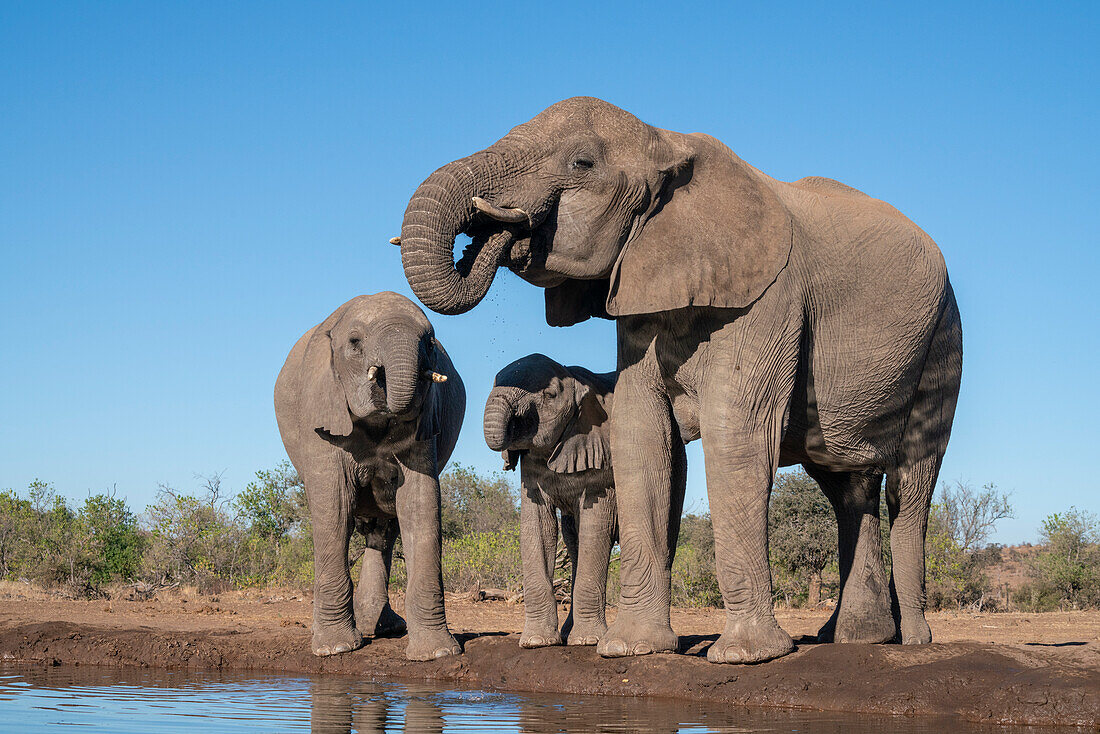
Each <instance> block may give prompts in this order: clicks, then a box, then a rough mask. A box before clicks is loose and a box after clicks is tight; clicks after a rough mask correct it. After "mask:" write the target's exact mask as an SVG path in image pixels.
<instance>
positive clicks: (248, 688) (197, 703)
mask: <svg viewBox="0 0 1100 734" xmlns="http://www.w3.org/2000/svg"><path fill="white" fill-rule="evenodd" d="M884 730H888V731H891V732H894V733H896V734H910V733H917V732H921V733H924V732H929V733H930V732H944V731H957V732H975V733H977V732H989V733H992V732H1025V731H1026V732H1030V733H1034V732H1038V731H1041V730H1040V729H1036V728H1015V727H1014V728H1002V727H967V726H964V725H962V724H960V723H959V722H957V721H953V720H950V721H945V720H943V719H931V718H902V717H856V716H850V715H843V714H828V713H813V712H788V711H766V710H752V711H746V710H740V709H731V708H725V707H721V706H715V705H713V704H708V705H703V704H699V703H695V702H690V701H668V700H655V699H639V698H619V697H612V696H607V697H600V696H553V697H549V696H543V695H537V694H511V693H489V692H485V691H474V690H470V691H463V690H453V689H446V688H441V687H435V686H431V685H425V684H403V683H378V682H369V683H368V682H363V681H359V680H356V679H354V678H347V677H325V678H308V677H277V676H264V677H261V676H232V675H229V676H226V675H222V676H218V675H210V674H205V675H204V674H199V673H194V672H172V671H148V670H119V669H112V668H94V667H92V668H89V667H77V668H69V667H60V668H15V667H0V732H32V731H33V732H61V731H64V732H154V731H155V732H194V731H202V732H209V733H211V734H213V733H214V732H226V733H230V734H231V733H233V732H316V733H318V734H348V733H349V732H417V733H418V734H419V733H420V732H425V733H428V732H448V733H449V732H531V733H532V734H534V733H536V732H538V733H540V734H541V733H543V732H586V733H587V732H639V733H641V734H649V733H654V734H655V733H656V732H679V733H681V734H704V733H705V732H823V733H826V732H827V733H831V732H837V733H838V734H839V733H840V732H846V733H851V734H864V733H866V734H870V733H871V732H876V733H877V732H881V731H884ZM1056 731H1063V732H1064V731H1067V730H1064V729H1062V730H1056Z"/></svg>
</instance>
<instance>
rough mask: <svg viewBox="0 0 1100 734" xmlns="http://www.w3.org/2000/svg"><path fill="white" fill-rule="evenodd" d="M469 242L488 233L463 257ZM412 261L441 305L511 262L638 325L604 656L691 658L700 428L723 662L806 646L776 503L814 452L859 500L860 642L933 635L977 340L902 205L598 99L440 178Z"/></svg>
mask: <svg viewBox="0 0 1100 734" xmlns="http://www.w3.org/2000/svg"><path fill="white" fill-rule="evenodd" d="M461 233H465V234H468V235H469V236H470V237H471V238H472V242H471V243H470V245H469V246H467V248H466V250H465V252H464V253H463V255H462V257H461V259H460V260H459V261H458V262H457V263H456V262H454V260H453V247H454V240H455V237H456V236H457V235H459V234H461ZM401 257H402V262H403V264H404V268H405V275H406V277H407V278H408V281H409V284H410V286H411V287H412V289H413V291H414V293H415V294H416V295H417V296H418V297H419V298H420V300H421V301H423V302H424V303H425V304H426V305H427V306H429V307H430V308H432V309H434V310H436V311H439V312H441V313H447V314H457V313H462V312H464V311H466V310H468V309H470V308H472V307H473V306H474V305H476V304H477V303H478V302H479V301H480V300H481V298H483V297H484V295H485V293H486V292H487V290H488V288H489V286H490V284H491V283H492V280H493V276H494V273H495V271H496V269H497V267H499V266H502V265H503V266H507V267H509V268H511V269H512V270H513V271H515V272H516V273H517V274H518V275H520V276H521V277H523V278H524V279H526V280H528V281H529V282H531V283H533V284H535V285H538V286H541V287H543V288H545V289H546V320H547V322H548V323H549V324H551V325H555V326H567V325H570V324H574V323H577V322H579V321H583V320H585V319H587V318H589V317H591V316H602V317H605V318H614V319H616V320H617V325H618V351H619V357H618V359H619V367H620V370H621V372H620V377H619V381H618V385H617V388H616V400H615V409H614V411H613V416H612V421H611V422H612V426H611V446H612V454H613V456H614V457H615V458H614V471H615V485H616V488H617V491H618V497H617V499H618V506H619V522H620V545H621V549H622V576H621V580H622V596H621V599H620V602H619V615H618V617H617V619H616V620H615V622H614V624H613V625H612V626H611V627H610V628H609V629H608V631H607V633H606V635H605V636H604V637H603V638H601V640H600V644H599V646H598V648H597V649H598V651H599V652H600V654H602V655H606V656H622V655H638V654H645V653H651V652H658V651H672V650H675V649H676V647H677V637H676V635H675V634H674V633H673V631H672V628H671V626H670V624H669V603H670V596H671V593H670V572H671V566H672V553H673V542H672V541H674V540H675V537H676V534H677V530H678V523H679V511H680V507H681V504H682V501H683V492H684V484H685V456H684V450H683V442H684V440H691V439H693V438H698V437H701V438H702V441H703V451H704V455H705V457H706V477H707V492H708V495H709V499H710V508H711V513H712V517H713V521H714V534H715V552H716V556H717V571H718V579H719V584H720V586H721V589H722V596H723V601H724V603H725V607H726V611H727V620H726V626H725V631H724V632H723V633H722V636H721V637H720V638H719V639H718V641H717V642H716V643H715V644H714V645H713V646H712V647H711V648H710V649H709V651H708V653H707V656H708V658H709V659H710V660H711V661H713V662H730V663H733V662H741V663H745V662H756V661H762V660H768V659H771V658H775V657H778V656H781V655H784V654H786V653H788V652H790V651H791V650H792V649H793V646H792V643H791V639H790V637H789V636H788V635H787V634H786V633H785V632H784V631H783V630H782V629H780V628H779V626H778V625H777V624H776V621H775V618H774V616H773V614H772V604H771V576H770V572H769V567H768V553H767V507H768V495H769V492H770V489H771V484H772V480H773V477H774V475H775V471H776V469H777V467H779V466H781V465H789V464H795V463H801V464H803V465H804V466H806V468H807V470H808V471H809V472H810V473H811V475H813V476H814V477H815V478H816V479H817V480H818V481H819V482H820V483H821V484H822V486H823V488H824V490H825V491H826V493H827V494H828V495H829V497H830V499H831V500H832V501H833V503H834V505H836V507H837V508H838V510H839V511H840V516H841V522H840V548H841V572H842V576H843V587H842V596H841V601H840V605H839V609H838V612H837V616H836V618H835V620H833V622H832V623H831V627H832V630H835V632H833V634H835V636H836V638H837V639H845V640H862V641H871V642H873V641H885V640H887V639H889V638H891V637H892V636H893V635H894V634H895V633H896V631H897V629H898V627H900V633H901V639H902V641H903V642H905V643H919V642H928V641H929V640H930V639H931V633H930V631H929V628H928V624H927V622H926V621H925V618H924V534H925V529H926V527H927V516H928V507H929V504H930V502H931V497H932V491H933V488H934V486H935V482H936V477H937V474H938V472H939V468H940V461H941V459H942V456H943V453H944V451H945V449H946V446H947V440H948V436H949V434H950V429H951V422H952V419H953V416H954V411H955V402H956V399H957V396H958V387H959V377H960V373H961V369H962V331H961V324H960V320H959V313H958V308H957V306H956V304H955V298H954V295H953V293H952V291H951V285H950V283H949V281H948V278H947V269H946V266H945V265H944V261H943V256H942V255H941V254H940V252H939V250H938V248H937V247H936V245H935V243H934V242H932V240H931V239H930V238H929V237H928V235H927V234H925V233H924V232H923V231H921V230H920V228H918V227H917V226H916V225H915V224H913V223H912V222H910V221H909V220H908V219H906V218H905V217H904V216H903V215H902V214H900V213H899V212H898V211H897V210H896V209H894V208H893V207H891V206H889V205H888V204H886V203H884V202H882V201H878V200H876V199H873V198H871V197H869V196H867V195H865V194H863V193H861V192H859V191H857V190H855V189H853V188H851V187H848V186H845V185H843V184H841V183H838V182H836V181H833V180H831V179H825V178H804V179H801V180H799V181H796V182H794V183H785V182H782V181H777V180H776V179H773V178H771V177H769V176H767V175H765V174H764V173H762V172H760V171H758V170H757V169H755V168H753V167H752V166H750V165H749V164H748V163H746V162H744V161H743V160H741V159H740V158H738V157H737V156H736V155H735V154H734V153H733V152H731V151H730V150H729V149H728V148H727V147H726V146H725V145H723V144H722V143H721V142H719V141H718V140H716V139H714V138H712V137H710V136H707V135H702V134H697V133H695V134H690V135H685V134H680V133H676V132H671V131H668V130H661V129H658V128H654V127H651V126H649V125H646V124H644V123H643V122H641V121H640V120H638V119H637V118H635V117H634V116H632V115H630V114H628V113H627V112H624V111H623V110H620V109H618V108H616V107H614V106H612V105H610V104H608V103H606V102H603V101H601V100H598V99H592V98H585V97H579V98H573V99H569V100H566V101H564V102H560V103H558V104H555V105H553V106H552V107H550V108H548V109H547V110H545V111H543V112H542V113H540V114H539V115H538V116H536V117H535V118H534V119H532V120H530V121H529V122H526V123H524V124H522V125H520V126H518V127H516V128H514V129H513V130H512V131H510V132H509V133H508V134H507V135H506V136H505V137H503V138H502V139H501V140H499V141H497V142H496V143H494V144H493V145H492V146H490V147H489V148H486V149H485V150H483V151H481V152H478V153H475V154H473V155H471V156H469V157H466V158H463V159H461V160H458V161H455V162H453V163H450V164H448V165H446V166H444V167H442V168H440V169H439V170H438V171H436V172H435V173H433V174H432V175H431V176H430V177H429V178H428V179H427V180H426V181H425V182H424V183H423V184H421V185H420V187H419V188H418V189H417V191H416V193H415V194H414V195H413V197H412V200H411V201H410V202H409V205H408V209H407V210H406V212H405V219H404V223H403V225H402V229H401ZM883 474H885V475H886V476H887V478H888V479H887V502H888V505H889V510H890V518H891V527H892V532H891V549H892V552H893V563H894V567H893V578H892V583H891V589H892V590H893V592H894V594H893V596H894V607H893V610H892V611H893V614H891V607H890V599H889V596H888V595H889V593H890V592H889V591H888V589H887V585H886V583H885V572H884V570H883V568H882V561H881V558H880V556H879V553H878V528H877V525H878V497H879V486H880V482H881V478H882V475H883ZM832 630H831V629H830V628H829V627H828V626H827V628H826V629H825V630H824V633H825V634H826V635H828V634H830V632H831V631H832Z"/></svg>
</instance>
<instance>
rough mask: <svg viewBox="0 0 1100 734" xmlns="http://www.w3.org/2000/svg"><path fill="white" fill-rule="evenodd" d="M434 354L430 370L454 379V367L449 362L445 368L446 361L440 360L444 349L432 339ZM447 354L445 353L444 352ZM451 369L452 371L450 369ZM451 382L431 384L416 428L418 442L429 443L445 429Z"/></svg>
mask: <svg viewBox="0 0 1100 734" xmlns="http://www.w3.org/2000/svg"><path fill="white" fill-rule="evenodd" d="M432 345H433V347H434V348H433V350H432V351H433V353H434V354H435V359H434V360H432V364H431V367H430V369H432V370H434V371H437V372H441V373H443V374H444V375H447V377H448V378H450V377H454V375H453V374H451V373H452V372H453V371H454V369H453V366H452V365H451V364H450V362H449V361H447V366H446V367H444V366H443V364H442V362H443V361H444V360H441V359H439V354H440V351H442V349H443V345H441V344H440V343H439V342H438V341H436V340H435V339H432ZM444 354H445V352H444ZM448 368H450V369H448ZM449 384H450V381H449V380H448V381H447V382H429V383H428V392H427V393H426V394H425V395H424V405H423V407H421V409H420V422H419V424H418V425H417V427H416V440H417V441H428V440H430V439H433V438H435V437H436V436H438V435H439V433H440V431H442V429H443V411H444V410H446V407H447V395H446V393H447V391H448V390H450V389H451V388H449V387H448V385H449Z"/></svg>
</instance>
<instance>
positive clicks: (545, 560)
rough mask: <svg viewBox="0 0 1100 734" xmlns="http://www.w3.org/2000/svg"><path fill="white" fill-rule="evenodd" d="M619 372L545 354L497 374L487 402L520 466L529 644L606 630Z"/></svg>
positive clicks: (500, 438) (580, 641)
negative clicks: (561, 618) (565, 612)
mask: <svg viewBox="0 0 1100 734" xmlns="http://www.w3.org/2000/svg"><path fill="white" fill-rule="evenodd" d="M615 377H616V375H615V373H614V372H609V373H603V374H597V373H594V372H591V371H589V370H586V369H585V368H583V367H563V366H562V365H560V364H558V363H557V362H555V361H554V360H552V359H550V358H549V357H547V356H545V355H542V354H529V355H527V356H526V357H523V358H521V359H517V360H516V361H515V362H512V363H511V364H509V365H508V366H507V367H505V368H504V369H502V370H501V371H500V372H498V373H497V376H496V379H495V380H494V381H493V389H492V392H490V393H489V399H488V400H486V401H485V443H487V444H488V445H489V448H491V449H492V450H493V451H500V452H501V453H502V454H503V456H504V462H505V463H504V468H505V469H514V468H515V466H516V463H517V462H518V463H519V465H520V481H521V483H522V485H523V492H522V496H521V497H520V541H521V545H520V555H521V556H522V560H523V606H524V610H525V612H526V621H525V622H524V625H523V634H522V635H521V636H520V640H519V644H520V646H521V647H545V646H547V645H560V644H561V642H562V638H563V637H564V638H565V639H566V641H567V642H568V644H570V645H595V644H596V643H597V642H598V641H599V639H600V637H602V636H603V634H604V632H605V631H606V630H607V621H606V617H605V608H606V602H607V566H608V562H609V560H610V557H611V547H612V546H613V545H614V544H615V540H616V539H617V534H618V533H617V530H618V528H617V525H616V522H615V482H614V479H613V477H612V469H611V436H610V430H609V429H610V418H609V415H610V413H611V405H612V401H613V400H614V390H615ZM558 510H561V534H562V538H564V540H565V546H566V549H567V551H568V553H569V558H570V560H571V561H572V566H573V584H572V587H571V588H572V597H571V602H572V603H571V604H570V605H569V617H568V619H566V621H565V625H564V626H563V628H562V630H561V632H560V633H559V631H558V608H557V601H556V599H555V598H554V587H553V578H552V577H553V573H554V561H555V558H556V556H557V548H558V520H557V511H558Z"/></svg>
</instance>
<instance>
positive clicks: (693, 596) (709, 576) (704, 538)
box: [672, 512, 722, 607]
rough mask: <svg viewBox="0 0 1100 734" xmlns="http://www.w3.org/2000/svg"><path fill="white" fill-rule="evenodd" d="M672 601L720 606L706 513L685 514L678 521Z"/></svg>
mask: <svg viewBox="0 0 1100 734" xmlns="http://www.w3.org/2000/svg"><path fill="white" fill-rule="evenodd" d="M672 603H673V604H674V605H676V606H685V607H714V606H721V605H722V592H721V590H720V589H719V588H718V573H717V570H716V568H715V565H714V527H713V526H712V525H711V521H710V513H705V512H704V513H700V514H696V513H688V514H686V515H684V517H683V518H682V519H681V520H680V535H679V537H678V538H677V541H676V557H675V558H674V559H673V561H672Z"/></svg>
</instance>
